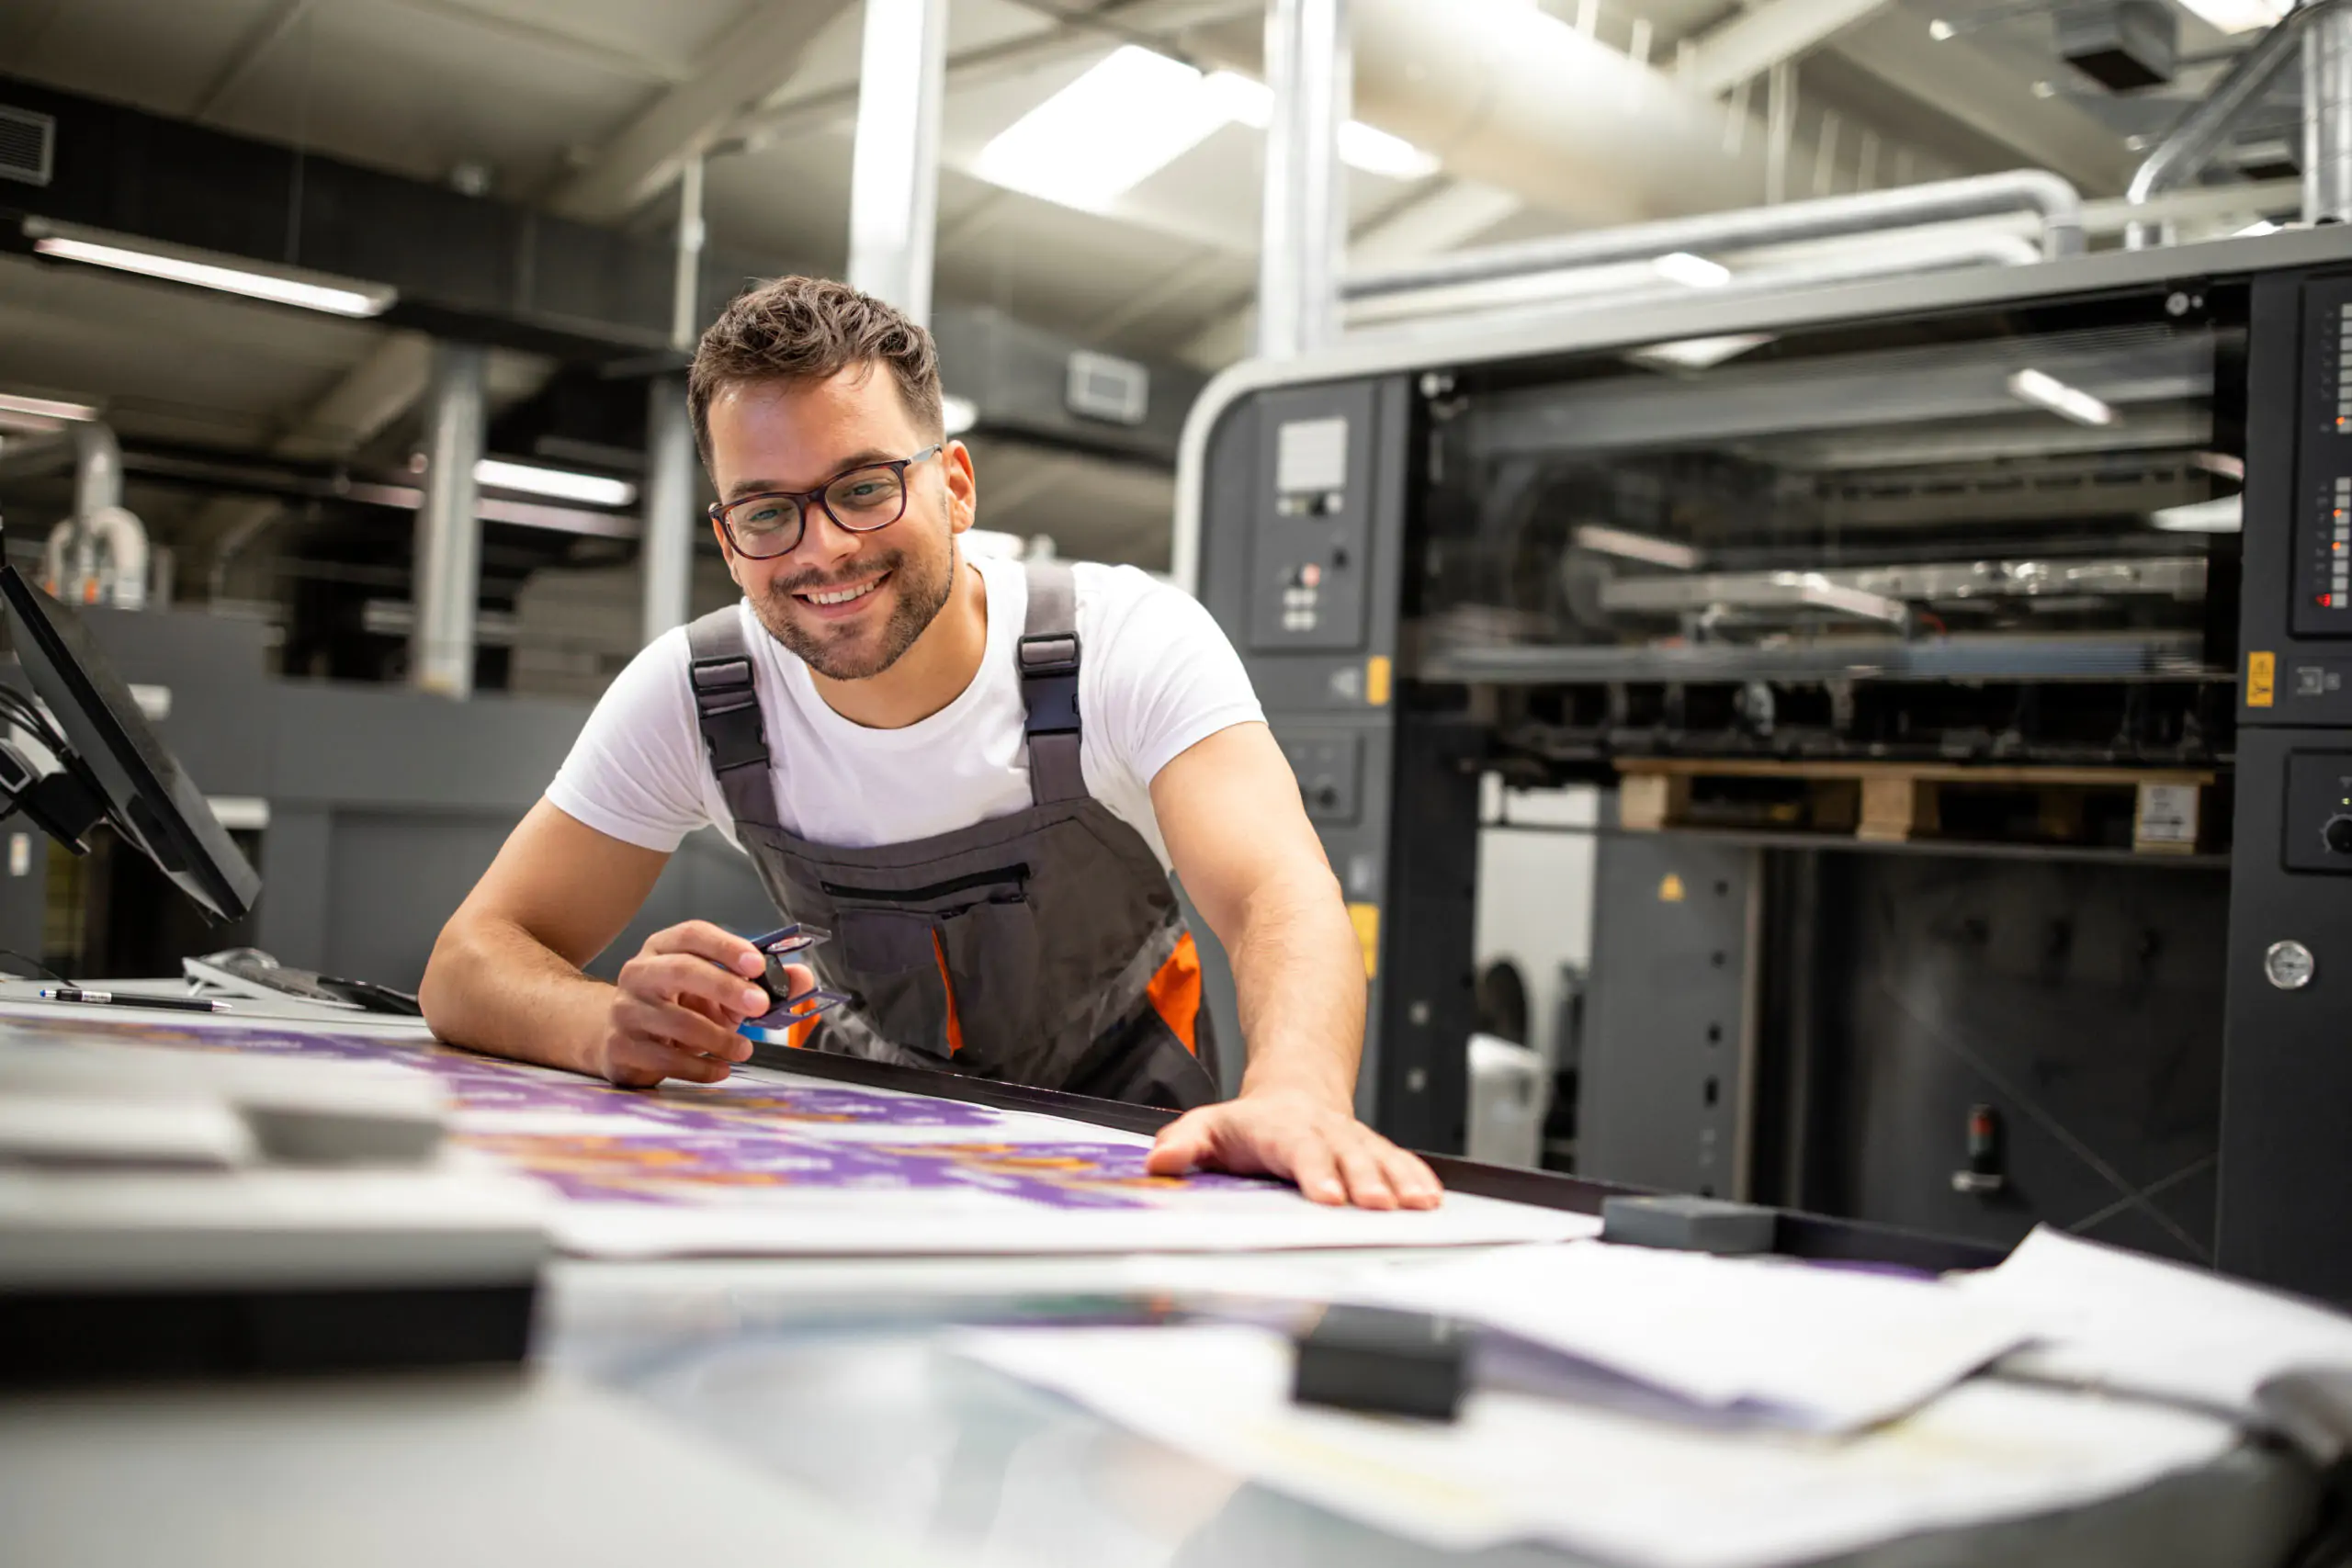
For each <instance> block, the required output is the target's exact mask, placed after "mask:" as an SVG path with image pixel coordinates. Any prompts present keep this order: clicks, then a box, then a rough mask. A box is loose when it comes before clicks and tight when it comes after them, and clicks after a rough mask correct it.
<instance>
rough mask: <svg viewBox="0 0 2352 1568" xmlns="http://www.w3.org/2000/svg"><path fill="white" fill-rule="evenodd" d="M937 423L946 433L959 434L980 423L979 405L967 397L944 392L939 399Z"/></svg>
mask: <svg viewBox="0 0 2352 1568" xmlns="http://www.w3.org/2000/svg"><path fill="white" fill-rule="evenodd" d="M939 423H941V425H943V426H944V427H945V429H946V432H947V434H950V435H961V434H964V432H966V431H967V430H969V429H971V428H972V426H974V425H976V424H978V423H980V405H979V404H978V403H976V402H974V401H973V400H971V399H969V398H959V397H957V396H956V394H955V393H953V392H947V393H944V394H943V395H942V396H941V397H940V400H939Z"/></svg>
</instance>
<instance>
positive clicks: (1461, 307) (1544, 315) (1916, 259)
mask: <svg viewBox="0 0 2352 1568" xmlns="http://www.w3.org/2000/svg"><path fill="white" fill-rule="evenodd" d="M2034 256H2035V252H2034V248H2033V245H2032V243H2030V242H2029V241H2028V240H2026V239H2025V238H2023V237H2022V236H2020V235H2016V234H1985V235H1977V236H1971V237H1969V238H1967V239H1966V240H1965V241H1964V243H1957V244H1953V245H1950V246H1947V247H1945V248H1942V249H1939V250H1937V251H1934V252H1931V253H1928V254H1911V255H1875V256H1873V255H1867V254H1865V255H1860V256H1851V257H1845V258H1838V259H1832V260H1828V261H1816V262H1807V263H1801V264H1794V265H1786V266H1771V267H1755V268H1751V269H1750V270H1748V271H1746V272H1741V273H1736V274H1734V275H1733V276H1732V277H1731V279H1730V280H1729V281H1728V282H1726V283H1724V284H1723V285H1722V286H1720V287H1719V288H1706V289H1697V288H1691V287H1690V286H1689V285H1687V284H1680V283H1672V282H1668V281H1665V280H1663V279H1661V280H1658V281H1656V282H1649V283H1645V284H1643V285H1642V286H1640V287H1638V288H1619V289H1610V290H1595V291H1593V292H1591V293H1588V294H1571V295H1566V296H1555V297H1553V298H1550V299H1528V298H1524V297H1522V298H1519V299H1494V300H1491V301H1490V302H1483V303H1482V302H1479V301H1477V300H1476V290H1472V289H1466V288H1465V289H1461V290H1455V291H1452V294H1451V297H1450V299H1449V300H1448V303H1449V304H1452V305H1453V308H1452V309H1449V310H1443V311H1442V312H1441V311H1438V310H1425V311H1420V312H1419V313H1417V314H1412V315H1406V314H1404V313H1402V312H1397V313H1396V314H1394V315H1391V316H1389V317H1387V318H1385V320H1384V319H1381V318H1375V320H1374V324H1373V325H1371V326H1368V327H1366V328H1365V329H1364V330H1363V331H1360V332H1359V331H1351V333H1349V341H1350V342H1351V343H1355V342H1364V341H1375V340H1376V341H1379V342H1383V343H1405V342H1426V343H1428V344H1430V345H1431V346H1432V347H1435V346H1436V345H1438V344H1442V343H1443V342H1444V341H1445V340H1446V338H1448V337H1449V336H1453V335H1456V334H1459V333H1464V332H1466V331H1470V330H1472V329H1475V328H1476V327H1480V326H1500V325H1502V324H1503V323H1505V322H1508V321H1514V320H1516V321H1526V322H1529V323H1531V324H1532V323H1534V322H1537V321H1552V320H1555V319H1556V318H1560V317H1565V316H1572V315H1578V314H1590V313H1593V312H1596V311H1602V310H1625V309H1628V308H1629V307H1634V306H1644V305H1660V304H1671V303H1674V302H1677V301H1684V300H1688V301H1691V302H1692V303H1696V302H1697V301H1699V300H1700V299H1709V300H1719V299H1742V298H1750V297H1754V296H1758V295H1771V294H1786V293H1791V292H1794V291H1796V290H1799V289H1805V288H1827V287H1829V286H1831V285H1834V284H1841V283H1861V282H1866V281H1869V280H1871V279H1873V278H1882V277H1897V276H1904V275H1906V274H1917V273H1928V272H1942V271H1947V270H1951V269H1953V268H1958V267H1969V266H2017V265H2025V264H2028V263H2030V262H2031V261H2033V260H2034ZM1405 304H1408V300H1406V299H1401V298H1400V299H1385V300H1382V301H1379V306H1380V308H1382V309H1384V310H1393V309H1394V308H1395V307H1398V306H1402V305H1405ZM1351 320H1352V318H1351ZM1390 321H1393V322H1394V324H1393V325H1391V324H1388V322H1390Z"/></svg>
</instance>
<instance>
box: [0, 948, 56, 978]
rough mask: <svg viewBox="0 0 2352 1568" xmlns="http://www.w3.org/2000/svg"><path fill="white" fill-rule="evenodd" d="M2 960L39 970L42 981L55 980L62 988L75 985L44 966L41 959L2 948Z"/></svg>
mask: <svg viewBox="0 0 2352 1568" xmlns="http://www.w3.org/2000/svg"><path fill="white" fill-rule="evenodd" d="M0 959H7V960H11V961H13V962H15V963H17V964H23V965H24V966H25V967H26V968H28V969H33V970H38V971H39V972H40V977H41V978H42V979H44V980H54V981H56V982H57V983H58V984H59V985H61V986H70V985H72V984H73V983H74V982H73V981H71V980H69V979H67V978H66V977H65V976H62V975H60V974H59V973H58V972H57V971H56V970H54V969H51V967H50V966H49V965H48V964H43V963H42V962H41V961H40V959H38V958H28V957H26V956H25V955H24V954H23V953H15V952H11V951H10V950H9V949H7V948H5V947H0Z"/></svg>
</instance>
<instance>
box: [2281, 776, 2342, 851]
mask: <svg viewBox="0 0 2352 1568" xmlns="http://www.w3.org/2000/svg"><path fill="white" fill-rule="evenodd" d="M2286 837H2287V841H2286V843H2285V844H2284V845H2283V846H2282V848H2283V850H2284V856H2283V858H2284V859H2285V861H2286V863H2287V869H2288V870H2290V871H2338V872H2352V751H2299V752H2296V753H2294V754H2293V755H2291V756H2290V757H2289V758H2288V759H2287V826H2286Z"/></svg>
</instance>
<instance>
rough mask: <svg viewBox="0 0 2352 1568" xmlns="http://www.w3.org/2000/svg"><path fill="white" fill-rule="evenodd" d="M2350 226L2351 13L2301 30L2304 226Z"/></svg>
mask: <svg viewBox="0 0 2352 1568" xmlns="http://www.w3.org/2000/svg"><path fill="white" fill-rule="evenodd" d="M2346 220H2352V11H2345V10H2341V9H2338V10H2335V11H2331V12H2330V13H2329V14H2328V15H2326V16H2324V17H2316V18H2314V19H2313V20H2312V22H2311V23H2310V24H2309V25H2308V26H2307V27H2306V28H2304V30H2303V221H2304V222H2306V223H2342V222H2345V221H2346Z"/></svg>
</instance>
